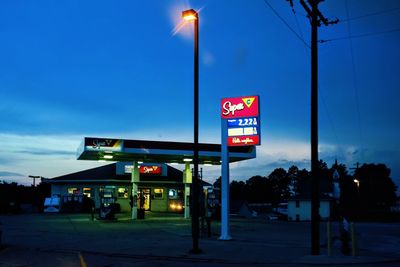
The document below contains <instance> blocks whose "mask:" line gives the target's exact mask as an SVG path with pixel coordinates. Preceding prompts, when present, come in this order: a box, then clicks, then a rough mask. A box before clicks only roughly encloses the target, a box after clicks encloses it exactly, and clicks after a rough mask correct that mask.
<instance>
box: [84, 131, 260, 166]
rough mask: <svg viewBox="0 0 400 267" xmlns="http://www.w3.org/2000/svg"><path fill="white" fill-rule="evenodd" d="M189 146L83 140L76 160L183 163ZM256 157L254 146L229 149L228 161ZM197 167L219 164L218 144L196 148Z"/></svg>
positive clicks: (190, 156)
mask: <svg viewBox="0 0 400 267" xmlns="http://www.w3.org/2000/svg"><path fill="white" fill-rule="evenodd" d="M193 146H194V144H193V143H184V142H165V141H144V140H126V139H113V138H97V137H85V138H84V140H83V142H82V143H81V145H80V147H79V148H78V152H77V158H78V160H98V161H99V160H101V161H103V160H104V161H143V162H154V163H157V162H161V163H186V162H191V161H192V160H193ZM255 157H256V147H255V146H241V147H230V148H229V161H230V162H236V161H242V160H247V159H253V158H255ZM199 164H212V165H219V164H221V145H220V144H204V143H201V144H199Z"/></svg>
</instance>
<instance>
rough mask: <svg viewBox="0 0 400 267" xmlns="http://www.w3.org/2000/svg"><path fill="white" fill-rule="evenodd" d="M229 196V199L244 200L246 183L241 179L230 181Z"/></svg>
mask: <svg viewBox="0 0 400 267" xmlns="http://www.w3.org/2000/svg"><path fill="white" fill-rule="evenodd" d="M229 196H230V199H231V200H245V199H246V184H245V183H244V182H243V181H239V182H238V181H232V182H231V184H230V195H229Z"/></svg>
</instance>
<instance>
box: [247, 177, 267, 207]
mask: <svg viewBox="0 0 400 267" xmlns="http://www.w3.org/2000/svg"><path fill="white" fill-rule="evenodd" d="M246 191H247V194H246V195H247V196H246V198H247V201H249V202H250V203H264V202H268V200H269V199H268V195H269V194H271V189H270V188H268V183H267V178H265V177H263V176H259V175H257V176H253V177H251V178H250V179H248V180H247V181H246Z"/></svg>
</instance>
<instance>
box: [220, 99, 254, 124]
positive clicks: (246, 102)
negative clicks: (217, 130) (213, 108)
mask: <svg viewBox="0 0 400 267" xmlns="http://www.w3.org/2000/svg"><path fill="white" fill-rule="evenodd" d="M258 107H259V105H258V96H243V97H234V98H224V99H222V101H221V117H222V118H223V119H230V118H241V117H256V116H258V115H259V108H258Z"/></svg>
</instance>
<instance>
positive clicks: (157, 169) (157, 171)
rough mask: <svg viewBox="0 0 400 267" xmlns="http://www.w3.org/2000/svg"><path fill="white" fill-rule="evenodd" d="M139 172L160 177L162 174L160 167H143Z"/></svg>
mask: <svg viewBox="0 0 400 267" xmlns="http://www.w3.org/2000/svg"><path fill="white" fill-rule="evenodd" d="M139 172H140V173H141V174H147V175H154V174H157V175H160V174H161V167H160V166H155V165H153V166H141V167H140V170H139Z"/></svg>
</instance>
